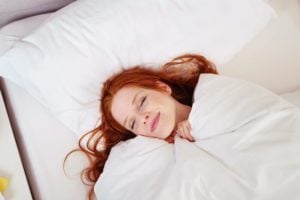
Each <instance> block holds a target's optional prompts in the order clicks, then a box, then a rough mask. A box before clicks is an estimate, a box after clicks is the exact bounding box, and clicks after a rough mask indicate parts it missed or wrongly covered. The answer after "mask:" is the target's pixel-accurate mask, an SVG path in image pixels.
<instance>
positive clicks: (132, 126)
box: [130, 120, 135, 130]
mask: <svg viewBox="0 0 300 200" xmlns="http://www.w3.org/2000/svg"><path fill="white" fill-rule="evenodd" d="M134 125H135V120H134V121H132V123H131V126H130V128H131V130H133V129H134Z"/></svg>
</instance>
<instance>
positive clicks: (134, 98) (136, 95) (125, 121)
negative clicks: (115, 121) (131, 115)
mask: <svg viewBox="0 0 300 200" xmlns="http://www.w3.org/2000/svg"><path fill="white" fill-rule="evenodd" d="M140 93H141V92H137V93H136V94H135V95H134V97H133V99H132V102H131V104H132V105H133V104H134V102H135V101H136V98H137V97H138V96H139V94H140ZM127 120H128V117H126V118H125V120H124V122H123V125H124V127H126V123H127Z"/></svg>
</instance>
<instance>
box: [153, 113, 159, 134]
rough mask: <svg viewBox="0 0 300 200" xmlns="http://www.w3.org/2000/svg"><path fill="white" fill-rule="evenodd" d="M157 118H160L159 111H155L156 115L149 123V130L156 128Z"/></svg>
mask: <svg viewBox="0 0 300 200" xmlns="http://www.w3.org/2000/svg"><path fill="white" fill-rule="evenodd" d="M159 119H160V113H157V115H156V117H155V118H154V119H153V121H152V123H151V132H153V131H155V129H156V128H157V125H158V122H159Z"/></svg>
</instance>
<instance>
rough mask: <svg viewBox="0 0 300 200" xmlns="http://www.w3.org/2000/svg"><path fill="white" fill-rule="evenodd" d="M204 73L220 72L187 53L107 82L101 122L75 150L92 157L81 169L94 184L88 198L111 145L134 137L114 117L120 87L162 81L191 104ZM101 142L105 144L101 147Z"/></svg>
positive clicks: (153, 85)
mask: <svg viewBox="0 0 300 200" xmlns="http://www.w3.org/2000/svg"><path fill="white" fill-rule="evenodd" d="M202 73H213V74H217V70H216V68H215V66H214V65H213V64H212V63H211V62H209V61H208V60H207V59H206V58H205V57H203V56H200V55H193V54H187V55H183V56H179V57H176V58H175V59H173V60H172V61H170V62H168V63H166V64H165V65H164V66H163V67H162V68H161V69H160V70H152V69H147V68H143V67H140V66H138V67H134V68H130V69H127V70H123V71H122V72H120V73H118V74H116V75H114V76H112V77H111V78H109V79H108V80H107V81H106V82H105V83H104V85H103V88H102V93H101V103H100V112H101V115H102V117H101V124H100V125H99V126H98V127H97V128H95V129H94V130H92V131H90V132H88V133H87V134H85V135H84V136H82V137H81V138H80V140H79V148H78V149H75V150H73V151H72V152H74V151H81V152H83V153H84V154H85V155H87V157H88V158H89V161H90V166H89V167H88V168H86V169H85V170H84V171H82V180H83V182H84V183H85V181H84V180H87V181H88V182H89V183H91V185H92V188H91V190H90V192H89V199H93V195H94V184H95V182H96V181H97V180H98V179H99V177H100V175H101V173H102V172H103V169H104V164H105V162H106V160H107V158H108V156H109V153H110V151H111V149H112V148H113V147H114V146H115V145H116V144H117V143H119V142H120V141H125V140H128V139H131V138H133V137H135V135H134V134H133V133H132V132H130V131H128V130H126V129H125V128H124V127H122V126H121V125H119V124H118V123H117V122H116V120H115V119H114V118H113V117H112V114H111V103H112V98H113V97H114V95H115V94H116V93H117V92H118V91H119V90H120V89H121V88H123V87H129V86H135V87H143V88H147V89H154V90H161V88H160V87H158V85H157V84H156V83H157V81H161V82H164V83H166V84H168V85H169V86H170V87H171V89H172V96H173V98H175V99H176V100H177V101H179V102H181V103H183V104H186V105H189V106H191V105H192V96H193V91H194V89H195V86H196V84H197V82H198V78H199V76H200V74H202ZM86 137H88V140H87V142H83V141H84V138H86ZM99 144H101V145H103V146H102V147H101V148H99ZM72 152H70V153H69V154H68V155H67V157H68V156H69V155H70V154H71V153H72ZM67 157H66V158H67Z"/></svg>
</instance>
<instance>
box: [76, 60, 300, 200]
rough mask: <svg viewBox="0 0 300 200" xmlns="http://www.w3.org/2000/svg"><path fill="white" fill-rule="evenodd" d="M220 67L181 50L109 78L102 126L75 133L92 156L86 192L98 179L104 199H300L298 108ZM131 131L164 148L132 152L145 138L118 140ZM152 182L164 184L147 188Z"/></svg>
mask: <svg viewBox="0 0 300 200" xmlns="http://www.w3.org/2000/svg"><path fill="white" fill-rule="evenodd" d="M216 74H217V70H216V68H215V67H214V65H213V64H212V63H211V62H210V61H208V60H207V59H206V58H204V57H203V56H200V55H183V56H180V57H177V58H175V59H174V60H172V61H170V62H168V63H166V64H165V65H163V66H162V68H161V69H160V70H151V69H147V68H145V67H134V68H131V69H127V70H124V71H122V72H120V73H118V74H116V75H114V76H112V77H111V78H109V79H108V80H107V81H106V82H105V83H104V86H103V88H102V93H101V103H100V105H101V107H100V111H101V116H102V118H101V124H100V125H99V126H98V127H97V128H96V129H94V130H93V131H91V132H90V133H87V134H86V135H84V136H83V137H82V138H81V140H80V141H79V147H80V148H79V151H81V152H84V153H85V154H86V155H87V156H88V157H89V158H90V166H89V167H88V168H87V169H85V170H84V171H83V175H84V178H85V179H86V180H88V181H89V182H90V183H91V184H92V188H91V190H90V193H89V199H92V198H93V194H94V186H95V183H96V182H97V184H96V188H97V189H96V195H97V196H98V197H101V198H103V197H104V198H103V199H124V195H126V196H127V197H128V198H127V199H133V197H134V198H135V199H141V197H142V198H143V199H146V200H149V199H166V198H167V199H176V200H181V199H189V200H200V199H201V200H202V199H216V200H223V199H242V200H252V199H259V200H270V199H272V200H281V199H284V197H285V195H287V194H288V195H289V196H288V198H289V199H300V192H299V185H300V167H299V166H300V157H299V154H300V110H299V108H297V107H296V106H294V105H292V104H290V103H289V102H287V101H285V100H283V99H282V98H281V97H280V96H278V95H276V94H274V93H272V92H270V91H268V90H266V89H265V88H262V87H260V86H257V85H255V84H252V83H249V82H247V81H243V80H238V79H233V78H229V77H225V76H220V75H216ZM136 136H139V137H136ZM143 136H146V137H143ZM134 137H136V138H135V139H140V138H147V137H151V138H158V139H161V140H155V139H154V140H153V139H151V140H152V141H156V142H159V145H163V146H164V147H166V148H157V146H156V147H155V149H154V150H151V151H148V150H147V153H146V154H147V155H149V154H151V153H154V152H158V153H157V154H155V155H158V156H154V157H152V159H155V160H151V159H148V160H147V159H145V160H143V158H145V157H147V156H146V154H140V155H139V156H136V157H135V155H136V153H137V152H141V151H143V149H146V147H145V146H142V145H141V146H142V147H141V148H142V149H139V148H140V147H138V148H137V149H138V150H137V151H134V150H133V151H132V152H131V149H132V146H128V148H124V145H125V146H126V145H127V144H130V142H132V141H135V139H133V140H129V139H131V138H134ZM85 138H88V140H87V143H86V140H84V139H85ZM125 140H129V141H127V142H123V143H120V142H121V141H125ZM145 140H146V142H149V141H150V139H149V138H147V139H145ZM163 140H165V141H166V142H164V141H163ZM137 141H138V140H137ZM139 141H141V140H139ZM143 141H144V140H143ZM156 142H153V143H145V144H148V145H152V144H154V143H155V144H157V143H156ZM118 143H120V145H116V144H118ZM168 143H174V145H173V144H168ZM122 144H124V145H123V146H122ZM133 144H134V145H136V144H140V143H133ZM143 144H144V143H143ZM154 146H155V145H154ZM113 147H114V149H112V148H113ZM130 147H131V148H130ZM134 147H136V146H134ZM147 147H148V146H147ZM160 147H161V146H160ZM168 148H169V149H172V148H173V150H174V149H175V150H174V151H173V150H172V151H168V153H166V151H164V150H166V149H168ZM124 150H125V151H126V152H127V154H126V155H127V157H126V156H125V159H124V157H122V156H121V155H120V154H122V155H123V154H124V155H125V153H124ZM128 152H129V153H128ZM149 152H150V153H149ZM128 155H129V156H128ZM141 155H143V156H144V157H143V156H141ZM151 155H153V154H151ZM109 156H111V157H110V158H108V157H109ZM114 156H115V157H114ZM119 156H121V159H119V158H120V157H119ZM132 157H133V158H132ZM158 157H159V158H158ZM131 158H132V159H131ZM134 159H137V162H135V161H136V160H134ZM111 160H113V162H110V161H111ZM127 160H128V161H127ZM156 160H160V161H159V162H160V163H159V165H157V164H156V163H153V162H155V161H156ZM165 160H168V161H166V162H165ZM132 161H133V162H132ZM106 162H107V165H106V166H107V167H106V168H105V170H104V165H105V163H106ZM164 162H165V163H164ZM149 163H150V165H151V167H150V169H149ZM144 165H145V166H144ZM120 166H122V167H120ZM138 169H142V170H141V171H140V173H139V174H138V175H135V176H132V177H124V175H127V174H131V175H132V174H133V173H134V172H133V171H139V170H138ZM165 169H167V170H165ZM116 170H117V171H116ZM147 170H148V171H147ZM151 170H155V171H151ZM141 173H142V175H141ZM122 175H123V176H122ZM101 176H102V177H101ZM127 179H128V180H127ZM98 180H100V181H98ZM145 182H147V183H149V184H144V183H145ZM157 182H160V183H162V185H160V186H161V187H158V188H155V189H153V187H154V185H157ZM98 183H99V184H98ZM165 183H167V184H165ZM140 184H144V185H143V187H142V188H140V189H137V188H139V186H140ZM108 189H109V191H108ZM174 191H176V192H177V191H178V193H176V192H174ZM122 195H123V196H122ZM116 196H118V197H119V198H116ZM125 199H126V198H125Z"/></svg>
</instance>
